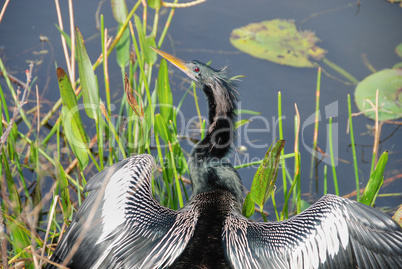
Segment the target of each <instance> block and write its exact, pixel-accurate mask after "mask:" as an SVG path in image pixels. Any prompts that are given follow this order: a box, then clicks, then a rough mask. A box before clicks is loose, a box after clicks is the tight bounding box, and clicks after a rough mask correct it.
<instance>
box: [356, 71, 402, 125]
mask: <svg viewBox="0 0 402 269" xmlns="http://www.w3.org/2000/svg"><path fill="white" fill-rule="evenodd" d="M377 89H378V90H379V93H378V120H379V121H383V120H392V119H398V118H400V117H402V101H401V100H402V98H401V97H400V96H399V95H401V93H402V91H401V89H402V69H384V70H381V71H379V72H377V73H374V74H371V75H369V76H368V77H366V78H365V79H363V80H362V81H361V82H360V83H359V84H357V86H356V89H355V102H356V105H357V107H358V108H359V110H360V111H362V112H363V113H364V114H365V115H366V116H367V117H369V118H371V119H373V120H375V110H374V107H375V103H376V93H377Z"/></svg>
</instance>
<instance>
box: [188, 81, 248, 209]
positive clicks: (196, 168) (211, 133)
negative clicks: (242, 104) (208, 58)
mask: <svg viewBox="0 0 402 269" xmlns="http://www.w3.org/2000/svg"><path fill="white" fill-rule="evenodd" d="M227 81H228V80H225V79H220V78H216V80H215V81H214V82H213V83H206V84H204V85H203V91H204V93H205V95H206V97H207V102H208V109H209V115H208V116H209V127H208V131H207V132H206V135H205V138H204V139H203V140H201V141H200V142H199V143H197V144H196V145H195V146H194V148H193V150H192V152H191V154H190V158H189V173H190V177H191V181H192V187H193V196H194V195H197V194H199V193H203V192H205V191H209V190H213V189H223V190H227V191H229V192H231V193H232V194H233V195H234V196H235V197H236V200H238V201H239V202H242V200H243V189H242V183H241V179H240V177H239V175H238V173H237V171H236V170H235V169H234V168H233V166H232V165H231V163H230V162H229V160H228V158H227V155H228V153H229V152H230V150H231V147H232V143H233V139H234V129H233V128H234V120H235V113H236V112H235V110H236V108H237V91H236V90H235V89H234V88H233V86H232V85H231V84H230V83H229V82H227Z"/></svg>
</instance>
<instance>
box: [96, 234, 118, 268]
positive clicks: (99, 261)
mask: <svg viewBox="0 0 402 269" xmlns="http://www.w3.org/2000/svg"><path fill="white" fill-rule="evenodd" d="M123 236H125V234H124V233H121V234H120V235H119V236H118V237H117V238H116V239H115V240H114V244H110V245H109V246H108V247H107V249H105V251H103V253H102V256H100V257H99V258H98V260H97V261H96V263H95V264H94V265H92V266H91V269H97V268H99V267H100V266H101V265H102V264H103V262H104V260H105V259H106V257H107V256H108V255H109V253H110V252H111V251H112V249H113V248H114V247H115V244H116V242H120V241H121V240H122V237H123Z"/></svg>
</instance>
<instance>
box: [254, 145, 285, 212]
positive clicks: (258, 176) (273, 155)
mask: <svg viewBox="0 0 402 269" xmlns="http://www.w3.org/2000/svg"><path fill="white" fill-rule="evenodd" d="M284 146H285V140H279V141H278V142H276V144H275V145H274V146H273V147H272V150H271V147H270V148H269V149H268V151H267V153H266V154H265V157H264V159H263V161H262V163H261V164H260V167H258V170H257V172H256V173H255V176H254V179H253V183H252V184H251V189H250V196H251V198H252V199H253V200H254V202H255V203H256V204H257V205H259V206H260V208H262V207H263V206H264V204H265V202H266V201H267V199H268V197H269V196H270V195H271V192H272V191H273V189H274V187H275V181H276V175H277V172H278V166H279V160H280V153H281V151H282V149H283V147H284Z"/></svg>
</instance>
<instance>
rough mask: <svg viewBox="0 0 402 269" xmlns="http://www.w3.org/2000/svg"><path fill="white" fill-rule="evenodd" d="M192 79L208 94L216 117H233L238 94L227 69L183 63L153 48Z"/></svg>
mask: <svg viewBox="0 0 402 269" xmlns="http://www.w3.org/2000/svg"><path fill="white" fill-rule="evenodd" d="M152 49H153V50H154V51H156V52H157V53H158V54H159V55H161V56H162V57H163V58H165V59H166V60H168V61H169V62H171V63H172V64H174V65H175V66H176V67H177V68H179V69H180V70H181V71H183V72H184V73H185V74H186V75H187V76H188V77H189V78H191V79H192V80H193V81H194V82H195V83H196V84H197V86H199V87H200V88H201V89H202V90H203V91H204V93H205V94H206V96H207V98H208V101H209V105H210V109H212V110H211V111H210V112H213V114H214V116H218V117H224V116H229V117H232V115H229V114H232V112H233V111H234V110H235V109H236V103H237V101H238V92H237V90H236V89H235V88H234V87H233V84H232V82H231V81H230V79H229V78H228V76H227V73H226V68H222V69H219V70H216V69H214V68H212V67H210V66H208V65H206V64H204V63H201V62H199V61H196V60H192V61H189V62H186V61H183V60H181V59H179V58H177V57H175V56H173V55H170V54H169V53H166V52H164V51H161V50H159V49H156V48H152Z"/></svg>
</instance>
